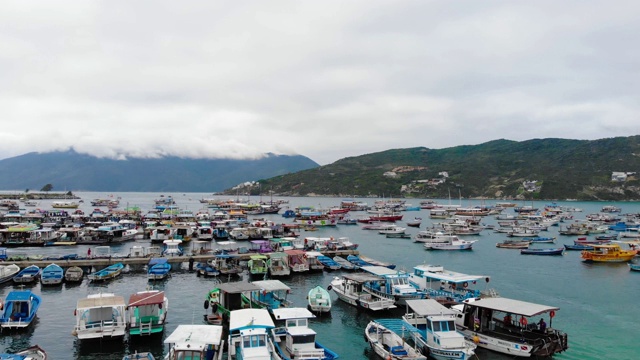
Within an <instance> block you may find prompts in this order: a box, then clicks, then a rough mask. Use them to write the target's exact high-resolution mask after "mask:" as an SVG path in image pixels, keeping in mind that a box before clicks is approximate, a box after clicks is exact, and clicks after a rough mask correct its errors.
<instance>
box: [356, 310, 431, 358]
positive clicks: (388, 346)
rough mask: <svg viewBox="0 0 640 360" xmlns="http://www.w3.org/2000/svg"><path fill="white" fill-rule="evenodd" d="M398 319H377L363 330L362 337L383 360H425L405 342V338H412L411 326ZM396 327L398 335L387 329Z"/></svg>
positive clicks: (415, 349)
mask: <svg viewBox="0 0 640 360" xmlns="http://www.w3.org/2000/svg"><path fill="white" fill-rule="evenodd" d="M402 323H405V322H404V321H402V320H399V319H379V320H373V321H370V322H369V324H368V325H367V327H366V328H365V330H364V336H365V339H366V340H367V342H368V343H369V346H371V349H373V351H374V352H375V353H376V354H377V355H378V356H380V357H381V358H383V359H389V360H392V359H395V360H427V357H426V356H424V355H422V354H421V353H420V351H419V348H418V347H417V346H416V347H414V346H411V345H410V344H409V342H407V341H406V340H405V338H406V337H413V336H415V334H416V331H414V330H413V329H415V328H414V327H413V326H411V325H409V324H406V323H405V324H406V325H404V324H402ZM385 325H388V326H389V327H392V326H393V327H398V328H399V330H396V331H400V334H397V333H396V332H394V331H393V330H391V329H390V328H389V327H387V326H385Z"/></svg>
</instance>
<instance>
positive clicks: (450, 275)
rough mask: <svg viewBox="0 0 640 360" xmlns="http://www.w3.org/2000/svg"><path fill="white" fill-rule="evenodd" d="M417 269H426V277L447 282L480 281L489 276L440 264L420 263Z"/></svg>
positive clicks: (415, 267)
mask: <svg viewBox="0 0 640 360" xmlns="http://www.w3.org/2000/svg"><path fill="white" fill-rule="evenodd" d="M413 268H414V269H415V270H421V271H424V275H423V276H424V277H428V278H431V279H437V280H442V281H447V282H454V283H463V282H468V281H479V280H483V278H487V279H488V278H489V277H487V276H484V275H469V274H463V273H459V272H455V271H451V270H446V269H445V268H444V267H442V266H440V265H426V264H423V265H418V266H414V267H413Z"/></svg>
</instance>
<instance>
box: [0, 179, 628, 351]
mask: <svg viewBox="0 0 640 360" xmlns="http://www.w3.org/2000/svg"><path fill="white" fill-rule="evenodd" d="M76 195H77V196H79V197H80V198H81V199H83V200H84V203H82V204H81V206H80V208H81V209H82V210H83V211H85V212H90V211H91V210H92V207H91V205H90V204H89V200H91V199H95V198H107V197H110V196H111V197H113V196H115V197H120V198H121V199H120V203H121V206H122V207H125V206H138V207H140V208H141V209H142V210H143V211H145V210H148V209H150V208H152V207H153V201H154V199H155V198H157V197H158V196H159V195H160V194H158V193H118V194H110V193H82V192H78V193H76ZM171 195H172V196H173V197H174V199H175V200H176V204H177V205H178V206H179V207H180V208H184V209H189V210H192V211H193V212H197V211H198V210H199V209H201V208H202V207H203V205H202V204H201V203H200V202H199V199H201V198H204V197H211V196H210V195H208V194H200V193H187V194H181V193H180V194H171ZM222 198H224V197H222ZM263 200H264V199H263ZM287 200H288V201H289V203H288V204H286V206H288V207H289V208H294V207H297V206H313V207H316V208H329V207H332V206H337V205H338V204H339V203H340V200H341V199H340V198H325V197H305V198H287ZM359 200H361V201H363V202H368V203H370V204H372V203H373V201H375V200H376V199H359ZM253 201H258V199H257V198H256V199H253ZM407 202H410V203H413V204H414V205H418V202H419V199H410V200H407ZM439 202H440V203H443V204H446V203H447V202H448V200H440V201H439ZM462 202H463V205H464V206H465V207H473V206H476V205H480V204H483V203H486V204H487V205H492V201H484V202H481V201H479V200H478V201H476V200H464V199H463V200H462ZM547 203H548V202H544V201H539V202H534V203H533V204H534V206H535V207H538V208H544V206H545V204H547ZM558 204H559V205H564V206H569V207H574V208H580V210H581V211H580V212H574V213H573V217H574V218H573V219H572V220H567V221H575V220H578V219H584V217H585V216H586V215H587V214H590V213H597V212H599V211H600V210H601V208H602V207H603V206H604V205H615V206H618V207H620V208H621V209H622V213H638V212H640V204H638V203H630V202H629V203H627V202H624V203H603V202H558ZM48 205H49V203H48V201H45V200H43V201H41V202H40V204H39V205H38V206H39V207H41V208H48ZM527 205H531V202H527ZM512 212H513V210H511V209H506V210H505V213H512ZM281 213H282V211H281ZM364 214H365V213H364V212H353V213H352V216H353V217H357V216H358V215H364ZM402 214H403V220H401V221H398V222H397V224H398V225H400V226H404V224H405V222H406V221H409V220H412V219H414V218H415V217H420V218H422V219H423V221H422V224H421V226H420V228H411V227H408V228H407V232H408V233H411V234H415V233H417V231H419V230H423V229H425V228H427V227H430V226H431V224H432V223H434V222H437V221H439V220H435V219H429V212H428V210H425V209H422V210H419V211H406V212H403V213H402ZM257 217H264V218H265V219H268V220H272V221H274V222H277V223H291V222H292V219H285V218H283V217H282V216H281V215H280V214H273V215H255V216H250V217H249V218H250V219H251V218H257ZM481 221H482V223H484V224H485V225H497V220H496V219H495V217H493V216H487V217H484V218H482V220H481ZM561 225H562V224H561ZM559 229H560V226H558V227H555V226H554V227H550V228H549V230H548V231H546V232H544V233H541V236H543V234H544V236H550V237H555V238H556V243H555V245H553V246H552V247H562V245H563V244H570V243H573V240H574V239H576V237H574V236H563V235H560V234H559ZM296 232H299V234H300V236H301V237H305V236H314V237H334V238H339V237H348V238H349V239H350V240H351V241H352V242H354V243H358V244H359V248H358V251H359V252H360V253H361V254H363V255H366V256H369V257H371V258H375V259H378V260H381V261H385V262H390V263H394V264H396V265H397V268H398V269H404V270H407V271H411V270H412V268H413V267H414V266H416V265H420V264H425V263H426V264H438V265H442V266H444V267H445V268H447V269H449V270H454V271H459V272H463V273H467V274H479V275H486V276H488V277H490V281H489V282H488V283H487V284H485V286H486V287H487V288H492V289H495V290H496V291H497V292H498V293H499V294H500V295H501V296H505V297H509V298H514V299H518V300H523V301H529V302H533V303H540V304H546V305H551V306H557V307H559V308H560V310H559V311H558V312H557V314H556V316H555V317H554V319H553V327H554V328H557V329H560V330H562V331H564V332H566V333H567V334H568V335H569V349H568V350H567V351H566V352H564V353H561V354H558V355H556V356H554V357H555V358H557V359H602V358H616V359H634V358H635V357H636V356H635V352H636V348H637V340H636V339H635V335H634V334H635V323H636V317H635V316H634V306H635V302H634V301H635V299H637V297H638V295H640V288H639V287H638V286H637V284H638V280H639V278H638V275H640V274H638V273H634V272H631V271H629V267H628V266H627V264H626V263H621V264H589V263H585V262H583V261H581V259H580V252H579V251H578V252H565V253H564V255H563V256H524V255H520V253H519V251H518V250H513V249H500V248H496V243H498V242H501V241H504V240H505V239H506V235H505V234H503V233H496V232H494V231H493V230H491V229H486V230H484V231H482V232H481V234H480V235H476V236H465V239H467V240H477V241H476V242H475V243H474V246H473V250H470V251H427V250H425V249H424V247H423V246H422V244H420V243H415V242H413V241H412V239H410V238H388V237H385V236H384V235H380V234H378V233H377V232H376V231H367V230H363V229H362V228H361V225H355V226H353V225H338V226H330V227H318V229H317V230H316V231H306V230H302V229H301V230H299V231H296ZM149 245H150V243H149V240H144V239H138V240H135V241H129V242H124V243H121V244H118V245H113V246H112V249H111V251H112V252H114V253H121V254H126V253H128V252H129V249H130V248H131V247H132V246H149ZM187 246H190V245H188V244H187ZM213 246H215V245H213ZM90 247H91V246H90V245H75V246H55V247H20V248H11V249H9V250H8V252H9V254H11V253H24V254H27V255H29V254H34V255H35V254H38V255H47V256H49V255H65V254H69V253H77V254H79V255H84V254H86V253H87V250H88V249H89V248H90ZM187 259H188V257H185V261H184V263H183V265H182V269H181V270H178V271H174V272H172V275H171V277H170V278H169V279H168V280H165V281H162V282H156V283H152V282H149V281H148V280H147V277H146V272H144V271H143V270H135V269H133V270H131V271H129V272H128V273H125V274H123V275H122V276H120V277H119V278H117V279H114V280H112V281H110V282H106V283H99V284H94V283H89V282H88V281H87V280H86V279H85V280H84V281H83V282H82V283H80V284H78V285H69V284H64V285H62V287H55V288H53V287H42V286H41V285H39V284H36V285H32V286H28V288H29V289H30V290H32V291H33V292H34V293H37V294H39V295H40V296H41V297H42V304H41V306H40V309H39V311H38V318H37V321H36V323H35V324H34V326H31V327H30V328H29V329H28V330H26V331H22V332H16V331H11V332H9V331H3V333H2V334H1V336H0V347H1V348H2V350H1V351H11V352H13V351H16V350H19V349H23V348H26V347H28V346H30V345H34V344H38V345H40V346H41V347H42V348H44V349H46V351H47V352H48V354H49V355H50V358H52V359H121V358H122V356H124V354H127V353H129V352H133V351H136V350H137V351H152V352H153V353H154V355H156V358H161V356H162V355H163V354H165V353H166V351H167V348H166V346H165V345H163V344H162V339H161V338H155V339H142V340H139V339H136V340H126V341H125V342H124V343H122V342H119V343H114V342H111V343H109V342H93V343H90V344H84V343H82V342H78V341H77V340H76V338H75V337H74V336H72V335H71V332H72V330H73V326H74V323H75V318H74V315H73V313H74V309H75V306H76V302H77V300H78V299H81V298H84V297H86V296H87V295H89V294H97V293H106V292H109V293H115V294H118V295H121V296H124V297H125V298H128V297H129V296H130V295H131V294H133V293H135V292H138V291H142V290H145V289H147V288H148V287H153V288H154V289H159V290H164V291H165V293H166V296H167V297H168V299H169V304H170V306H169V314H168V323H167V329H166V330H165V334H164V336H165V337H166V336H168V334H170V333H171V331H172V330H173V329H175V327H177V326H178V325H179V324H202V323H203V315H204V314H205V313H206V310H205V309H204V308H203V301H204V299H205V296H206V294H207V292H208V291H209V290H211V289H212V288H213V287H215V286H216V284H218V283H220V282H226V281H229V279H227V278H224V277H209V278H204V277H197V276H196V275H195V273H194V272H190V271H189V270H188V261H187ZM340 274H341V271H335V272H323V273H313V274H300V275H291V276H290V277H289V278H286V279H283V282H284V283H286V284H287V285H288V286H289V287H291V290H292V292H291V294H290V295H289V300H291V301H292V302H293V304H294V306H300V307H305V306H306V299H305V296H306V294H307V292H308V291H309V290H310V289H311V288H313V287H315V286H317V285H320V286H323V287H324V288H327V287H328V285H329V284H330V282H331V281H332V279H333V278H334V277H335V276H340ZM243 279H244V280H247V279H248V276H247V275H246V274H245V275H244V276H243ZM17 288H18V287H17V286H14V285H13V284H11V283H7V284H4V285H3V286H2V287H1V288H0V295H1V297H2V298H4V297H5V296H6V295H7V293H8V292H9V291H11V290H14V289H17ZM332 298H333V308H332V314H331V317H318V318H316V319H313V320H312V321H311V326H312V327H313V329H314V330H316V331H317V332H318V340H319V341H320V342H322V343H323V344H324V345H326V346H327V347H329V348H331V349H332V350H333V351H335V352H336V353H338V354H339V355H340V357H341V358H342V359H376V355H375V354H373V353H372V352H371V351H370V350H368V345H367V344H366V343H365V342H364V340H363V331H364V328H365V327H366V325H367V324H368V322H369V321H370V320H372V319H376V318H387V317H389V318H399V317H400V316H401V315H402V314H403V313H404V310H405V309H404V308H399V309H397V310H393V311H389V312H386V313H381V314H378V313H370V312H366V311H363V310H359V309H357V308H355V307H352V306H350V305H347V304H345V303H343V302H341V301H339V300H337V298H336V297H335V294H332ZM476 353H477V355H478V358H480V359H508V358H511V357H509V356H505V355H500V354H497V353H494V352H490V351H486V350H482V349H478V350H477V351H476Z"/></svg>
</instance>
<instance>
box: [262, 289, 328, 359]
mask: <svg viewBox="0 0 640 360" xmlns="http://www.w3.org/2000/svg"><path fill="white" fill-rule="evenodd" d="M323 290H324V289H323ZM273 316H274V318H275V319H276V320H282V321H284V322H285V324H284V326H283V327H274V328H273V329H271V336H272V338H273V344H274V346H275V348H276V351H277V352H278V354H279V355H280V357H281V358H282V359H283V360H291V359H309V360H333V359H337V358H338V354H336V353H335V352H333V351H331V350H329V349H328V348H326V347H324V346H322V345H321V344H320V343H319V342H317V341H316V332H315V331H314V330H313V329H311V328H310V327H309V321H308V319H310V318H314V317H315V316H314V315H313V314H312V313H311V312H309V310H307V309H305V308H288V309H274V310H273Z"/></svg>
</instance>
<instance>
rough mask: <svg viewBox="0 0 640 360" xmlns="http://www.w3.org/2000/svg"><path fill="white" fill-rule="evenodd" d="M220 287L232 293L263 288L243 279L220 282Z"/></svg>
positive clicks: (223, 290)
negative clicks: (242, 280)
mask: <svg viewBox="0 0 640 360" xmlns="http://www.w3.org/2000/svg"><path fill="white" fill-rule="evenodd" d="M218 289H220V291H222V292H225V293H230V294H240V293H244V292H250V291H258V290H261V289H260V288H259V287H257V286H256V285H253V284H252V283H248V282H241V281H238V282H230V283H222V284H218Z"/></svg>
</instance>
